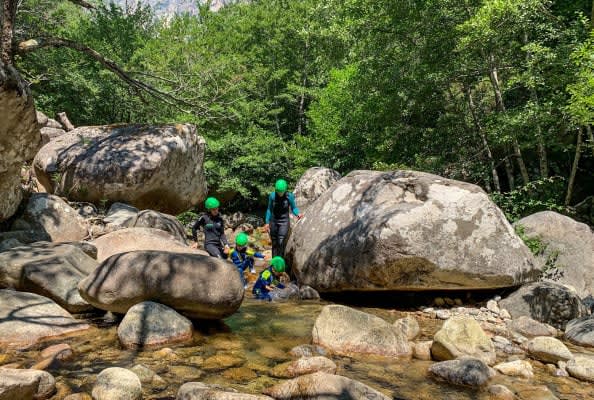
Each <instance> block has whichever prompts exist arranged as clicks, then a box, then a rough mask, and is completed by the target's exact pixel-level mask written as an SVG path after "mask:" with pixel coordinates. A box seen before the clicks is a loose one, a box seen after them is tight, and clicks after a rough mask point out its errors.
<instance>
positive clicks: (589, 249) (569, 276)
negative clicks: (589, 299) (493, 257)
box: [516, 211, 594, 298]
mask: <svg viewBox="0 0 594 400" xmlns="http://www.w3.org/2000/svg"><path fill="white" fill-rule="evenodd" d="M516 224H517V225H520V226H522V227H523V229H524V232H525V234H526V236H527V237H529V238H538V239H539V240H540V241H541V242H542V243H543V244H544V245H545V246H546V248H545V250H544V253H543V255H542V256H540V257H539V259H540V260H539V261H540V262H541V263H546V262H547V261H548V262H549V263H551V264H553V265H554V267H555V268H556V269H557V276H559V280H558V281H559V282H560V283H564V284H567V285H570V286H571V287H573V288H575V290H576V291H577V293H578V295H579V296H580V297H582V298H583V297H586V296H588V295H594V233H592V230H591V229H590V228H589V227H588V225H586V224H582V223H580V222H577V221H574V220H573V219H571V218H569V217H566V216H565V215H561V214H558V213H556V212H553V211H542V212H538V213H536V214H532V215H530V216H528V217H526V218H522V219H521V220H519V221H518V222H517V223H516Z"/></svg>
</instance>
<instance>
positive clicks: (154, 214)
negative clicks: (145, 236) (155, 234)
mask: <svg viewBox="0 0 594 400" xmlns="http://www.w3.org/2000/svg"><path fill="white" fill-rule="evenodd" d="M129 226H130V228H155V229H160V230H162V231H165V232H168V233H170V234H171V235H172V236H174V237H175V238H176V239H177V240H178V241H180V242H181V243H183V244H185V245H187V244H188V242H187V240H186V230H185V229H184V227H183V225H182V224H181V223H180V222H179V221H178V220H177V219H176V218H175V217H174V216H173V215H169V214H164V213H160V212H158V211H153V210H142V211H140V212H139V213H138V214H136V216H135V218H134V219H133V220H132V221H130V225H129Z"/></svg>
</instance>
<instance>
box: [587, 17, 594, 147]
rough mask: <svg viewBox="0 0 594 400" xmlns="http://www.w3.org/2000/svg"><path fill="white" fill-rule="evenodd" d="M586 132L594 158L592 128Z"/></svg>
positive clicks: (588, 127)
mask: <svg viewBox="0 0 594 400" xmlns="http://www.w3.org/2000/svg"><path fill="white" fill-rule="evenodd" d="M593 10H594V9H593ZM586 132H588V141H589V142H590V150H592V156H594V135H593V134H592V127H591V126H590V125H587V126H586Z"/></svg>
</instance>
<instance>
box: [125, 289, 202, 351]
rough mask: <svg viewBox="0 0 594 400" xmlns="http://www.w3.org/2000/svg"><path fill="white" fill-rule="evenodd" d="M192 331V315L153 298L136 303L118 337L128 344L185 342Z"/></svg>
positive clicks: (142, 345)
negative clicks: (186, 314)
mask: <svg viewBox="0 0 594 400" xmlns="http://www.w3.org/2000/svg"><path fill="white" fill-rule="evenodd" d="M192 332H193V328H192V322H191V321H190V320H189V319H187V318H186V317H184V316H182V315H179V314H178V313H177V312H175V311H174V310H172V309H171V308H169V307H166V306H164V305H162V304H159V303H154V302H152V301H144V302H142V303H138V304H136V305H134V306H133V307H132V308H130V309H129V310H128V312H127V313H126V316H125V317H124V319H123V320H122V322H120V325H119V326H118V338H119V339H120V342H121V343H122V344H123V345H124V347H127V348H139V347H155V346H159V345H163V344H169V343H176V342H183V341H186V340H190V339H191V338H192Z"/></svg>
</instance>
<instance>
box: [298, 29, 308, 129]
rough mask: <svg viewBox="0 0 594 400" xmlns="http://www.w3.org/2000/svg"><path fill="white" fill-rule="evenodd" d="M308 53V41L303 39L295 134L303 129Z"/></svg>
mask: <svg viewBox="0 0 594 400" xmlns="http://www.w3.org/2000/svg"><path fill="white" fill-rule="evenodd" d="M308 53H309V43H308V41H307V40H306V41H305V52H304V60H303V63H304V64H303V80H302V83H301V98H300V99H299V108H298V111H297V114H298V116H297V118H298V119H299V121H298V125H297V134H299V135H302V134H303V133H304V131H305V128H304V126H305V87H306V85H307V55H308Z"/></svg>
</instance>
